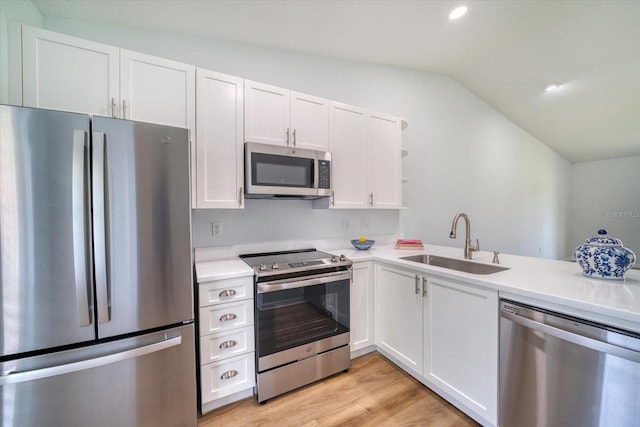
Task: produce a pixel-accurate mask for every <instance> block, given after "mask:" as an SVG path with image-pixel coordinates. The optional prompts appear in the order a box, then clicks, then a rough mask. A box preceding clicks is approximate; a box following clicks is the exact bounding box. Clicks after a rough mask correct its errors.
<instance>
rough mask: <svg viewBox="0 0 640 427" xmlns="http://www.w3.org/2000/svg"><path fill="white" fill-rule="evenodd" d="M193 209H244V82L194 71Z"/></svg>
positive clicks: (217, 74) (222, 75)
mask: <svg viewBox="0 0 640 427" xmlns="http://www.w3.org/2000/svg"><path fill="white" fill-rule="evenodd" d="M196 91H197V93H198V99H197V108H196V111H197V124H196V144H195V146H196V149H195V158H194V159H193V163H192V164H193V165H194V168H193V169H194V170H195V173H196V179H195V180H194V181H192V182H194V183H195V187H196V197H195V203H194V207H195V208H243V207H244V203H243V197H244V196H243V191H242V190H243V182H244V175H243V171H244V164H243V160H244V154H243V153H244V151H243V147H244V146H243V143H242V124H243V79H241V78H238V77H233V76H228V75H225V74H220V73H216V72H213V71H209V70H204V69H201V68H198V69H197V72H196Z"/></svg>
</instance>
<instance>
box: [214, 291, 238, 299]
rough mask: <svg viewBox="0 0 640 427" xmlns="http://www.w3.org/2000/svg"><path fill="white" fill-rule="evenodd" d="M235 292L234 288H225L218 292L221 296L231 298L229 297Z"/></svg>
mask: <svg viewBox="0 0 640 427" xmlns="http://www.w3.org/2000/svg"><path fill="white" fill-rule="evenodd" d="M235 294H236V291H235V290H233V289H225V290H224V291H222V292H220V293H219V294H218V296H219V297H220V298H229V297H232V296H234V295H235Z"/></svg>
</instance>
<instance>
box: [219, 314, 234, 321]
mask: <svg viewBox="0 0 640 427" xmlns="http://www.w3.org/2000/svg"><path fill="white" fill-rule="evenodd" d="M237 318H238V316H237V315H235V314H234V313H229V314H223V315H222V316H220V321H221V322H227V321H229V320H234V319H237Z"/></svg>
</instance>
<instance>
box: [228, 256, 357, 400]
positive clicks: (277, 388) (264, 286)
mask: <svg viewBox="0 0 640 427" xmlns="http://www.w3.org/2000/svg"><path fill="white" fill-rule="evenodd" d="M240 258H242V259H243V260H244V261H245V262H246V263H247V264H249V265H250V266H251V267H253V269H254V271H255V295H256V298H255V301H256V306H255V319H256V322H255V323H256V368H257V369H256V372H257V373H258V374H257V395H258V401H259V402H260V403H264V402H265V401H266V400H267V399H270V398H272V397H275V396H278V395H280V394H282V393H285V392H287V391H290V390H293V389H295V388H298V387H301V386H303V385H306V384H309V383H312V382H314V381H316V380H319V379H321V378H325V377H327V376H329V375H333V374H335V373H338V372H340V371H346V370H348V369H349V366H350V346H349V340H350V337H349V292H350V286H351V277H352V273H351V264H352V262H351V261H350V260H348V259H346V258H345V257H344V256H343V255H341V256H339V257H338V256H335V255H331V254H329V253H326V252H321V251H317V250H315V249H301V250H295V251H285V252H271V253H262V254H249V255H241V256H240Z"/></svg>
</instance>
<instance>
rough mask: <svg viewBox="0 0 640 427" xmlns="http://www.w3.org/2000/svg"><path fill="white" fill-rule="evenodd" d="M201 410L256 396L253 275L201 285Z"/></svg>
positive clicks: (199, 321)
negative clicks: (254, 392)
mask: <svg viewBox="0 0 640 427" xmlns="http://www.w3.org/2000/svg"><path fill="white" fill-rule="evenodd" d="M198 298H199V305H200V308H199V313H198V314H199V316H198V323H199V331H200V333H199V335H200V336H199V346H200V351H199V356H200V410H201V412H202V413H203V414H204V413H206V412H209V411H212V410H213V409H216V408H218V407H220V406H223V405H225V404H227V403H230V402H232V401H234V400H238V398H242V397H247V396H250V395H252V394H253V387H254V386H255V376H256V373H255V339H254V319H253V312H254V310H253V276H245V277H236V278H228V279H221V280H208V281H203V282H200V283H198Z"/></svg>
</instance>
